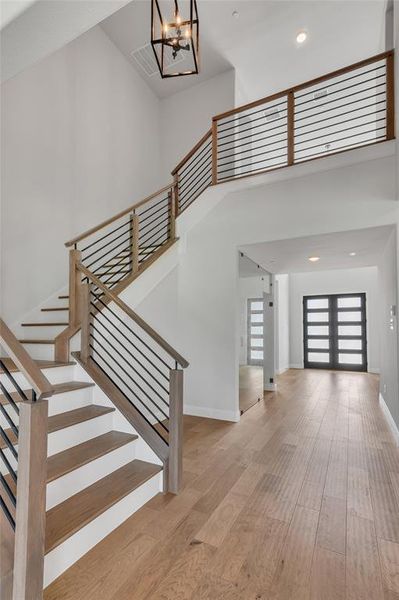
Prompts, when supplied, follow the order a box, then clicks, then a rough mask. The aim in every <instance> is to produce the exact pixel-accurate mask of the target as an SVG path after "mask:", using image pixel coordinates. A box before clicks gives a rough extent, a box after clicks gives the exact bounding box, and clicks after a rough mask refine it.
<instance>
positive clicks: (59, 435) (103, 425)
mask: <svg viewBox="0 0 399 600" xmlns="http://www.w3.org/2000/svg"><path fill="white" fill-rule="evenodd" d="M112 417H113V415H112V413H108V414H106V415H102V416H101V417H96V418H95V419H89V420H88V421H84V422H83V423H78V424H77V425H73V426H72V427H66V428H65V429H60V430H59V431H55V432H54V433H50V434H49V436H48V448H47V455H48V456H52V455H53V454H57V453H58V452H62V451H63V450H66V449H67V448H71V447H72V446H76V445H77V444H82V443H83V442H86V441H87V440H91V439H92V438H94V437H97V436H98V435H102V434H103V433H108V431H111V430H112V428H113V426H112Z"/></svg>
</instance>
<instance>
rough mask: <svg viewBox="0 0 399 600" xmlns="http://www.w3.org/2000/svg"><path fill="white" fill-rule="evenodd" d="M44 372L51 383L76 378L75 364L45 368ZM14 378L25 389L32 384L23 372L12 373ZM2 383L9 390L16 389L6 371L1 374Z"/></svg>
mask: <svg viewBox="0 0 399 600" xmlns="http://www.w3.org/2000/svg"><path fill="white" fill-rule="evenodd" d="M42 372H43V373H44V375H45V376H46V377H47V379H48V380H49V381H50V383H64V382H65V381H72V380H73V379H75V366H74V365H67V366H65V367H54V368H51V369H43V370H42ZM11 375H12V376H13V379H15V381H16V382H17V384H18V385H19V386H21V388H22V389H23V390H26V389H30V388H31V387H32V386H31V385H30V383H29V382H28V381H27V380H26V378H25V377H24V376H23V375H22V373H19V372H16V373H11ZM0 381H1V383H2V384H3V385H4V386H5V387H6V389H7V390H11V391H15V388H14V387H13V385H12V384H11V383H10V380H9V379H8V377H7V375H5V374H4V373H3V374H1V375H0Z"/></svg>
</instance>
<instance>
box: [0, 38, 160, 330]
mask: <svg viewBox="0 0 399 600" xmlns="http://www.w3.org/2000/svg"><path fill="white" fill-rule="evenodd" d="M1 91H2V190H1V203H2V204H1V220H2V223H1V227H2V229H1V299H2V315H3V318H5V319H6V320H8V321H9V322H12V321H14V320H15V319H16V318H19V317H20V316H21V315H23V314H24V313H26V312H27V311H28V310H29V309H32V308H33V307H35V306H38V305H39V304H40V303H41V302H42V301H43V300H44V299H46V298H47V297H49V296H50V295H51V294H52V293H53V292H55V291H57V290H58V289H60V288H61V287H63V286H64V285H65V284H66V283H67V281H68V278H67V277H68V276H67V267H68V261H67V251H66V249H65V248H64V245H63V244H64V242H65V241H67V240H68V239H70V238H71V237H72V236H74V235H75V234H77V233H80V232H82V231H84V230H85V229H86V228H88V227H90V226H92V225H95V224H96V223H98V222H100V221H101V220H103V219H104V218H106V217H108V216H111V215H113V214H114V213H116V212H118V210H120V209H121V208H124V207H126V206H128V205H129V204H131V203H133V202H135V201H136V200H139V199H141V198H143V197H144V196H145V195H147V194H148V193H150V192H152V191H154V190H155V189H157V187H158V186H159V185H160V180H159V171H160V169H159V165H160V159H159V157H160V152H159V100H158V99H157V98H156V97H155V96H154V94H153V93H152V92H151V91H150V90H149V88H148V87H147V86H146V84H145V83H144V82H143V80H142V79H141V78H140V77H139V75H138V74H137V73H136V72H135V71H134V69H132V67H131V65H130V64H129V63H128V62H127V61H126V59H125V58H124V57H123V56H122V54H121V53H120V52H119V50H117V48H116V47H115V46H114V44H113V43H112V42H111V41H110V39H109V38H108V37H107V35H106V34H105V33H104V32H103V31H102V29H101V28H100V27H95V28H94V29H92V30H90V31H89V32H87V33H86V34H84V35H82V36H81V37H79V38H78V39H76V40H75V41H73V42H71V43H70V44H68V45H67V46H65V47H64V48H62V49H61V50H59V51H57V52H56V53H54V54H52V55H51V56H49V57H48V58H46V59H44V60H43V61H42V62H40V63H38V64H36V65H35V66H33V67H31V68H29V69H28V70H25V71H24V72H23V73H21V74H19V75H17V76H16V77H14V78H13V79H10V80H9V81H7V82H6V83H4V84H3V86H2V90H1Z"/></svg>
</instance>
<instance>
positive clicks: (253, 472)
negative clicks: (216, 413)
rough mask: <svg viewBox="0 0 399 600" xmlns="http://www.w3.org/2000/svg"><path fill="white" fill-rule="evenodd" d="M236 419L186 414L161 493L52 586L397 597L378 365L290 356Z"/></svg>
mask: <svg viewBox="0 0 399 600" xmlns="http://www.w3.org/2000/svg"><path fill="white" fill-rule="evenodd" d="M278 387H279V390H278V392H277V393H275V394H268V395H267V400H266V401H264V402H260V403H258V404H257V405H256V406H254V407H253V408H252V409H251V410H250V411H248V412H246V413H245V414H244V415H243V417H242V418H241V421H240V423H236V424H232V423H231V424H230V423H225V422H221V421H212V420H207V419H201V418H195V417H187V418H186V419H185V440H186V441H185V461H184V482H185V487H184V490H183V491H182V493H181V494H180V495H179V496H176V497H174V496H171V495H158V496H157V497H155V498H154V499H153V500H151V502H150V503H148V504H147V505H146V506H145V507H143V508H142V509H141V510H140V511H138V512H137V513H136V514H135V515H133V516H132V517H131V518H130V519H129V520H128V521H126V522H125V523H124V524H123V525H122V526H121V527H119V528H118V529H117V530H115V531H114V532H113V533H112V534H111V535H110V536H109V537H108V538H106V539H105V540H104V541H103V542H101V543H100V544H99V545H98V546H97V547H95V548H94V549H93V550H91V551H90V552H89V553H88V554H87V555H86V556H85V557H83V558H82V559H81V560H80V561H79V562H78V563H76V565H74V566H73V567H71V569H69V571H67V572H66V573H65V574H64V575H63V576H61V577H60V578H59V579H58V580H57V581H55V582H54V583H53V584H52V585H51V586H50V587H49V588H48V589H47V590H46V591H45V600H141V599H148V600H149V599H150V600H161V599H162V600H222V599H223V600H247V599H248V600H255V599H257V600H363V599H364V600H366V599H367V600H398V599H399V450H398V448H397V447H396V446H395V443H394V440H393V438H392V436H391V433H390V431H389V428H388V426H387V424H386V421H385V418H384V416H383V414H382V411H381V410H380V408H379V405H378V400H377V395H378V377H377V376H375V375H369V374H364V373H344V372H335V373H334V372H328V371H295V370H291V371H288V372H286V373H285V374H284V375H282V376H280V377H279V378H278Z"/></svg>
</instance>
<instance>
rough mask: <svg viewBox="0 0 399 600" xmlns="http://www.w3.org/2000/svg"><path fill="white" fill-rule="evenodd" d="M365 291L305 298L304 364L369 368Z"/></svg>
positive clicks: (348, 368)
mask: <svg viewBox="0 0 399 600" xmlns="http://www.w3.org/2000/svg"><path fill="white" fill-rule="evenodd" d="M366 325H367V324H366V294H364V293H358V294H329V295H325V296H324V295H323V296H305V297H304V298H303V333H304V335H303V339H304V366H305V368H310V369H340V370H346V371H367V336H366Z"/></svg>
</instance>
